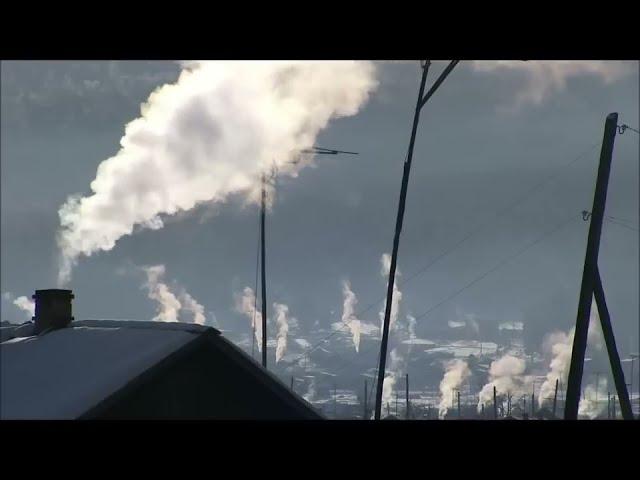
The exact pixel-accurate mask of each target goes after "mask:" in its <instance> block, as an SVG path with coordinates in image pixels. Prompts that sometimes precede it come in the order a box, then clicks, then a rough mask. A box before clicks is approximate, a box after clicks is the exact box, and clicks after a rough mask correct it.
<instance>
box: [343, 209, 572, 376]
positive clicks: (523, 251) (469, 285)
mask: <svg viewBox="0 0 640 480" xmlns="http://www.w3.org/2000/svg"><path fill="white" fill-rule="evenodd" d="M579 218H580V215H572V216H571V217H569V218H568V219H567V220H565V221H563V222H562V223H560V224H559V225H556V226H555V227H554V228H553V229H552V230H549V231H547V232H545V233H544V234H542V235H541V236H540V237H538V238H537V239H536V240H534V241H533V242H531V243H529V244H527V245H526V247H525V248H523V249H521V250H518V251H517V252H516V253H515V254H513V255H510V256H509V257H506V258H504V259H503V260H501V261H500V262H498V263H497V264H496V265H494V266H493V267H492V268H491V269H489V270H487V271H485V272H484V273H483V274H481V275H480V276H479V277H476V278H475V279H474V280H472V281H471V282H469V283H468V284H466V285H465V286H464V287H462V288H461V289H459V290H457V291H456V292H454V293H453V294H452V295H449V296H447V297H446V298H445V299H443V300H442V301H440V302H438V303H437V304H436V305H434V306H432V307H430V308H429V309H428V310H426V311H425V312H423V313H422V314H420V315H418V316H416V317H415V318H416V320H417V319H419V318H425V317H426V316H427V315H428V314H430V313H431V312H432V311H434V310H435V309H437V308H438V307H440V306H441V305H443V304H444V303H446V302H448V301H449V300H452V299H453V298H455V297H457V296H458V295H460V294H461V293H463V292H464V291H466V290H467V289H469V288H471V287H472V286H473V285H475V284H476V283H478V282H479V281H480V280H482V279H484V278H486V277H487V276H489V275H490V274H491V273H494V272H496V271H497V270H499V269H500V268H501V267H503V266H504V265H506V264H508V263H509V262H511V261H513V260H515V259H516V258H517V257H519V256H520V255H522V254H524V253H525V252H526V251H527V250H529V249H531V248H533V247H534V246H535V245H537V244H538V243H540V242H541V241H542V240H544V239H545V238H547V237H549V236H551V235H553V234H554V233H555V232H557V231H559V230H561V229H562V228H563V227H565V226H567V225H569V224H570V223H572V222H575V221H576V220H578V219H579ZM375 347H379V346H378V345H374V346H372V348H369V349H367V350H366V351H363V352H362V353H363V354H364V353H367V352H369V351H371V350H373V348H375ZM353 360H355V358H354V359H353ZM353 360H352V361H350V362H347V363H346V364H344V365H342V366H341V367H340V368H338V369H337V370H334V373H337V372H338V371H341V370H344V369H345V368H347V367H348V366H350V365H352V364H354V362H353ZM356 365H357V363H356Z"/></svg>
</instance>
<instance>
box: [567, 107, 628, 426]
mask: <svg viewBox="0 0 640 480" xmlns="http://www.w3.org/2000/svg"><path fill="white" fill-rule="evenodd" d="M617 124H618V114H617V113H610V114H609V115H608V116H607V120H606V122H605V126H604V136H603V139H602V149H601V151H600V165H599V167H598V178H597V181H596V191H595V194H594V196H593V208H592V209H591V222H590V224H589V236H588V240H587V251H586V254H585V260H584V269H583V271H582V284H581V286H580V298H579V302H578V315H577V318H576V328H575V334H574V337H573V348H572V350H571V364H570V366H569V379H568V381H567V399H566V402H565V408H564V418H565V419H567V420H576V419H577V418H578V405H579V403H580V386H581V383H582V372H583V370H584V354H585V351H586V349H587V333H588V330H589V313H590V311H591V301H592V296H593V292H594V287H595V285H594V284H595V283H596V272H597V265H598V250H599V248H600V234H601V232H602V220H603V218H604V208H605V203H606V200H607V187H608V184H609V173H610V171H611V157H612V154H613V143H614V139H615V135H616V130H617Z"/></svg>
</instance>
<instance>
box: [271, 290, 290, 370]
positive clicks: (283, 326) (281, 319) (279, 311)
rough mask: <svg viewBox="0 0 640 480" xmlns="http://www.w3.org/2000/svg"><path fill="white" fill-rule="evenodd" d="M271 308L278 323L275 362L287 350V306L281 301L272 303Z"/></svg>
mask: <svg viewBox="0 0 640 480" xmlns="http://www.w3.org/2000/svg"><path fill="white" fill-rule="evenodd" d="M273 308H274V309H275V311H276V325H278V333H277V336H276V341H277V345H276V363H278V362H279V361H280V359H281V358H282V356H283V355H284V354H285V352H286V351H287V333H288V332H289V321H288V318H287V316H288V314H289V307H288V306H286V305H284V304H282V303H274V304H273Z"/></svg>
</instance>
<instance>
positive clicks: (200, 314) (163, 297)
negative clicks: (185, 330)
mask: <svg viewBox="0 0 640 480" xmlns="http://www.w3.org/2000/svg"><path fill="white" fill-rule="evenodd" d="M141 268H142V270H143V271H144V272H145V274H146V276H147V280H146V282H145V283H144V285H143V286H144V287H145V288H146V289H147V295H148V297H149V298H150V299H151V300H155V301H156V302H157V309H158V314H157V315H156V316H155V317H154V318H153V320H155V321H160V322H178V321H180V319H179V313H180V311H181V310H186V311H188V312H191V313H192V314H193V320H192V322H193V323H197V324H199V325H204V323H205V320H206V318H205V315H204V307H203V306H202V305H200V304H199V303H198V302H197V300H196V299H195V298H193V297H192V296H191V295H190V294H189V293H188V292H186V291H185V290H184V289H182V290H181V291H180V293H179V294H178V295H176V294H175V293H173V292H172V291H171V289H170V288H169V286H168V285H167V284H166V283H164V281H163V277H164V274H165V271H166V269H165V266H164V265H153V266H144V267H141Z"/></svg>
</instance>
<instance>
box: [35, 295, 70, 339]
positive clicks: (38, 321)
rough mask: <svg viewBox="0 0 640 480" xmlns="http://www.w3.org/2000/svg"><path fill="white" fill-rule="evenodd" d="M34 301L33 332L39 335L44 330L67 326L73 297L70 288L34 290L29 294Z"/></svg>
mask: <svg viewBox="0 0 640 480" xmlns="http://www.w3.org/2000/svg"><path fill="white" fill-rule="evenodd" d="M31 298H33V299H34V300H35V303H36V314H35V316H34V317H33V321H34V322H35V329H34V333H35V334H36V335H39V334H41V333H43V332H45V331H49V330H55V329H58V328H64V327H66V326H68V325H69V324H70V323H71V322H72V321H73V317H72V316H71V300H72V299H73V298H74V297H73V293H71V290H59V289H49V290H36V293H35V294H34V295H32V296H31Z"/></svg>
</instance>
